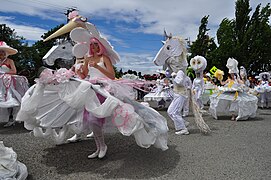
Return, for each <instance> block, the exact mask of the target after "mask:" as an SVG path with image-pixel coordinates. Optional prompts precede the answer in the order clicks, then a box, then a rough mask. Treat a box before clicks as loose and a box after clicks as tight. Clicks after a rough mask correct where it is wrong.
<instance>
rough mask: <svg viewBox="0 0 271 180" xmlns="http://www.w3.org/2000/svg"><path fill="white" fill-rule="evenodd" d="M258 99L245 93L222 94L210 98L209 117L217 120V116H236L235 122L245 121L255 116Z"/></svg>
mask: <svg viewBox="0 0 271 180" xmlns="http://www.w3.org/2000/svg"><path fill="white" fill-rule="evenodd" d="M257 102H258V98H257V97H256V96H254V95H251V94H247V93H245V92H238V96H236V92H223V93H221V94H220V93H215V94H212V95H211V96H210V108H209V111H210V113H211V115H212V116H213V117H214V118H215V119H218V117H219V116H225V115H226V116H231V115H232V114H235V115H237V117H236V120H246V119H248V118H253V117H255V116H256V111H257V107H258V106H257Z"/></svg>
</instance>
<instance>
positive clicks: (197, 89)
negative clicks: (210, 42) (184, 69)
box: [190, 56, 207, 109]
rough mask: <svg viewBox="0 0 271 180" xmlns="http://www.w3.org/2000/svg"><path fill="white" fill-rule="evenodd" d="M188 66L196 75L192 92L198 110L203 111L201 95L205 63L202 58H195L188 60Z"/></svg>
mask: <svg viewBox="0 0 271 180" xmlns="http://www.w3.org/2000/svg"><path fill="white" fill-rule="evenodd" d="M190 66H191V67H192V68H193V70H194V71H195V73H196V78H195V79H194V80H193V85H192V92H193V93H194V95H195V96H194V97H195V98H196V99H195V100H196V102H197V105H198V106H199V108H200V109H203V107H204V105H203V102H202V95H203V92H204V80H203V71H204V69H205V68H206V66H207V61H206V59H205V58H204V57H202V56H195V57H194V58H192V59H191V60H190Z"/></svg>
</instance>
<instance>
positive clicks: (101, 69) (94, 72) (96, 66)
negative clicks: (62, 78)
mask: <svg viewBox="0 0 271 180" xmlns="http://www.w3.org/2000/svg"><path fill="white" fill-rule="evenodd" d="M104 51H105V47H104V46H103V45H102V44H101V42H100V41H99V40H98V39H96V38H92V39H90V56H89V57H85V61H84V65H83V66H81V68H80V69H79V71H78V72H77V73H78V75H79V76H80V77H82V78H83V79H85V78H88V79H89V80H90V81H91V80H95V79H96V78H106V79H115V72H114V69H113V65H112V63H111V61H110V59H109V58H108V57H107V56H105V55H104ZM97 97H98V99H99V101H100V103H103V102H104V101H105V97H103V96H102V95H100V94H97ZM89 121H90V126H91V127H92V131H93V133H94V139H95V143H96V147H97V150H96V152H94V153H93V154H91V155H89V156H88V158H96V157H99V158H103V157H104V156H105V154H106V151H107V145H106V144H105V142H104V135H103V130H102V127H103V124H104V123H105V119H104V118H97V117H95V116H93V115H91V114H89Z"/></svg>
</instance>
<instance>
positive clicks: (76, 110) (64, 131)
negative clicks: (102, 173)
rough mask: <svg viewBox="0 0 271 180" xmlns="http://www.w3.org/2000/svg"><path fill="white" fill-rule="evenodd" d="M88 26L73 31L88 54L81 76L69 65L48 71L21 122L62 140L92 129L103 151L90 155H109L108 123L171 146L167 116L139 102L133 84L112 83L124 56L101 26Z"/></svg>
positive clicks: (78, 48) (82, 53) (141, 140)
mask: <svg viewBox="0 0 271 180" xmlns="http://www.w3.org/2000/svg"><path fill="white" fill-rule="evenodd" d="M75 18H77V17H75ZM88 27H89V29H84V28H79V27H78V28H75V29H73V30H72V31H71V33H70V36H71V39H72V40H73V41H74V42H76V45H75V46H74V47H73V54H74V55H75V56H76V58H82V57H84V65H83V66H81V68H77V70H76V73H77V75H78V76H80V77H81V78H80V79H79V78H73V77H72V75H73V73H72V71H71V70H67V69H64V68H63V69H59V70H57V71H53V70H50V69H45V70H43V71H42V73H41V75H40V78H39V79H37V80H36V82H37V83H36V84H35V85H33V86H32V87H31V88H30V89H29V90H28V91H27V92H26V95H25V96H24V97H23V101H22V106H21V110H20V112H19V113H18V116H17V120H20V121H24V126H25V128H26V129H28V130H31V131H33V135H34V136H35V137H43V138H48V137H50V138H49V139H52V138H53V140H55V142H56V143H57V144H61V143H64V142H65V141H66V139H67V136H68V135H69V134H70V133H73V134H80V133H82V132H83V131H84V129H86V128H91V129H92V131H93V132H94V138H95V143H96V147H97V149H96V151H95V152H94V153H92V154H91V155H89V156H88V158H96V157H97V158H103V157H104V156H105V154H106V152H107V146H106V144H105V142H104V132H103V129H106V128H108V127H104V126H105V125H107V123H111V124H110V125H113V127H110V128H115V129H117V130H118V131H119V132H120V133H121V134H123V135H125V136H131V135H133V136H134V138H135V140H136V143H137V144H138V145H139V146H140V147H143V148H149V147H150V146H151V145H154V146H155V147H157V148H160V149H162V150H166V149H168V146H167V131H168V127H167V122H166V119H165V118H164V117H163V116H162V115H160V114H159V113H158V112H157V111H155V110H153V109H152V108H149V107H145V106H143V105H141V104H140V103H138V102H136V101H134V100H133V98H131V96H129V95H130V93H129V88H128V87H127V86H124V85H122V84H119V83H117V82H115V81H112V80H113V79H114V78H115V74H114V70H113V65H112V64H115V63H116V62H118V61H119V56H118V54H117V53H116V52H115V51H114V49H113V47H112V46H111V45H110V43H109V42H108V41H107V40H105V39H104V38H103V37H101V36H100V33H99V32H98V31H97V29H96V27H94V26H93V25H91V24H88ZM130 89H132V87H130ZM106 130H109V129H106Z"/></svg>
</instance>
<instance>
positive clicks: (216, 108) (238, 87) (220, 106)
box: [209, 58, 258, 120]
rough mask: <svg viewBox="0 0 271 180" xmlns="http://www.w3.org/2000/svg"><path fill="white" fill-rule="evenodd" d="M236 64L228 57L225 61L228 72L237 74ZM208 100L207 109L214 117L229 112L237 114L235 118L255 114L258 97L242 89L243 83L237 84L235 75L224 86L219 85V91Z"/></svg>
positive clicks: (240, 118) (245, 117) (253, 115)
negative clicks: (208, 105) (208, 106)
mask: <svg viewBox="0 0 271 180" xmlns="http://www.w3.org/2000/svg"><path fill="white" fill-rule="evenodd" d="M237 65H238V61H237V60H235V59H232V58H229V59H228V62H227V67H228V68H229V73H234V74H238V72H239V71H238V67H237ZM210 101H211V102H210V108H209V111H210V113H211V115H212V116H213V117H214V118H215V119H217V118H218V116H222V115H229V114H230V115H232V114H234V115H237V117H236V120H246V119H248V118H250V117H252V118H253V117H255V116H256V111H257V102H258V99H257V97H256V96H254V95H251V94H248V93H246V92H245V91H244V84H239V83H238V80H237V77H235V79H233V80H230V81H229V83H228V84H226V85H225V86H224V87H219V91H218V92H216V93H214V94H213V95H211V96H210Z"/></svg>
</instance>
